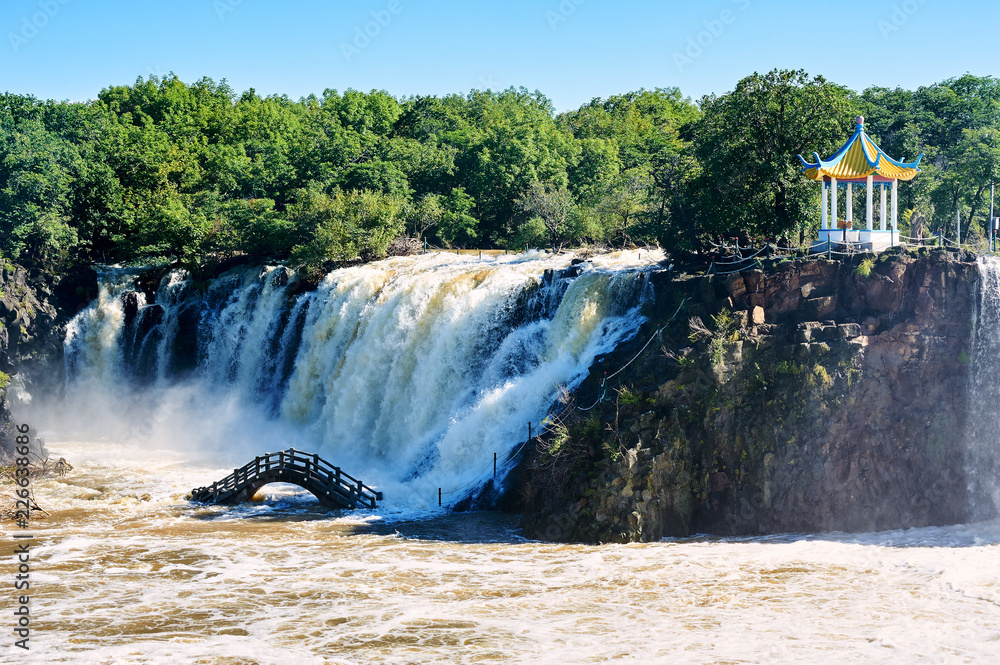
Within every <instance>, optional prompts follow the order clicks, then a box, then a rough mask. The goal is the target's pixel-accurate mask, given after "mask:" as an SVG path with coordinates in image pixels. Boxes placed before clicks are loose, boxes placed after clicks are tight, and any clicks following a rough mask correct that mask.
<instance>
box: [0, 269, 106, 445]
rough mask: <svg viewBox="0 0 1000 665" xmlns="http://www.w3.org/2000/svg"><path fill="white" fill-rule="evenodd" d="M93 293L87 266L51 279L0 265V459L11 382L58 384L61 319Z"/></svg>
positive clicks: (9, 424) (42, 387) (8, 437)
mask: <svg viewBox="0 0 1000 665" xmlns="http://www.w3.org/2000/svg"><path fill="white" fill-rule="evenodd" d="M96 297H97V275H96V274H95V273H94V271H93V270H92V269H89V268H80V269H72V270H70V271H68V272H67V273H65V274H63V275H61V276H59V277H58V278H57V277H53V276H51V275H31V274H29V273H28V271H27V270H25V269H24V268H21V267H19V266H16V265H14V264H11V263H10V262H8V261H4V262H3V263H2V264H0V459H2V458H5V457H9V456H10V454H11V452H12V451H13V449H14V431H13V426H14V424H15V423H14V422H13V420H12V415H11V408H12V402H14V401H16V400H15V399H14V396H13V394H12V392H13V390H12V389H13V387H14V385H13V384H14V383H15V382H20V383H21V384H22V385H23V388H24V389H25V390H26V391H27V392H28V393H35V392H38V391H53V390H55V391H58V390H60V389H61V385H62V374H63V372H62V341H63V337H64V335H65V323H66V321H68V320H69V318H70V317H72V316H73V315H74V314H76V312H78V311H79V310H80V309H82V308H83V307H84V306H86V304H87V303H89V302H90V301H91V300H93V299H94V298H96ZM13 406H16V405H13ZM34 434H35V433H34V432H32V440H33V442H35V443H38V444H39V445H38V447H37V450H36V452H37V453H39V454H42V453H44V446H43V445H41V444H40V442H38V439H37V438H36V437H35V436H34Z"/></svg>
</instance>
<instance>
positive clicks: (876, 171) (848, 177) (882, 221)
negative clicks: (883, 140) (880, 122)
mask: <svg viewBox="0 0 1000 665" xmlns="http://www.w3.org/2000/svg"><path fill="white" fill-rule="evenodd" d="M856 122H857V124H858V127H857V129H856V130H855V132H854V135H853V136H851V138H850V139H848V140H847V143H845V144H844V147H842V148H841V149H840V150H838V151H837V152H835V153H833V155H832V156H831V157H830V158H828V159H821V158H820V156H819V154H818V153H815V152H814V153H813V157H814V158H815V160H816V161H815V163H813V164H810V163H809V162H807V161H806V160H805V159H803V157H802V155H799V161H801V162H802V171H803V172H804V173H805V174H806V176H807V177H808V178H809V179H811V180H815V181H817V182H820V183H822V189H821V190H820V231H819V243H817V248H820V247H821V248H822V249H826V246H827V243H828V242H831V241H832V242H839V241H842V240H843V241H848V242H860V243H865V244H868V243H870V247H871V249H873V250H876V251H878V250H880V249H885V248H886V247H889V246H890V245H896V244H899V226H898V223H897V220H898V219H899V207H898V200H899V181H900V180H905V181H909V180H912V179H913V177H914V176H915V175H917V173H919V172H920V169H919V168H918V165H919V164H920V160H921V159H923V157H924V156H923V155H920V157H917V160H916V161H915V162H911V163H909V164H907V163H903V162H897V161H896V160H895V159H893V158H892V157H889V155H887V154H885V153H884V152H882V149H881V148H879V147H878V146H877V145H875V142H874V141H872V139H871V137H870V136H868V134H866V133H865V119H864V118H862V117H858V118H857V120H856ZM861 183H864V184H865V186H866V191H867V202H868V207H867V215H866V219H865V228H864V229H861V228H858V229H854V228H853V227H854V185H855V184H861ZM876 187H877V188H878V189H879V191H880V193H881V198H882V201H881V203H882V206H881V210H880V214H879V228H878V230H876V229H875V226H874V224H875V222H874V218H875V210H874V204H873V194H874V189H875V188H876ZM842 189H843V190H846V194H847V196H846V199H847V202H846V217H845V218H843V219H841V218H840V215H839V206H838V203H837V201H838V192H839V191H840V190H842ZM890 189H891V190H892V211H891V213H890V214H889V215H887V214H886V198H887V194H888V192H889V190H890ZM827 192H829V196H828V195H827ZM828 198H829V199H830V201H829V202H830V207H829V209H830V212H829V213H828V212H827V199H828ZM831 217H832V219H831Z"/></svg>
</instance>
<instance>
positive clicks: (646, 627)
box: [0, 442, 1000, 665]
mask: <svg viewBox="0 0 1000 665" xmlns="http://www.w3.org/2000/svg"><path fill="white" fill-rule="evenodd" d="M50 446H51V448H52V449H53V452H54V453H55V454H57V455H64V456H66V457H67V458H68V459H71V460H73V461H74V462H75V463H76V468H75V470H74V471H73V472H72V474H71V475H69V476H67V477H66V478H64V479H61V480H60V479H55V480H49V481H46V482H44V483H41V484H39V485H38V486H36V488H35V494H36V496H37V497H38V498H39V500H40V501H42V502H43V504H44V505H45V506H46V508H48V509H49V510H50V511H51V512H52V513H53V514H52V517H50V518H48V519H45V520H38V521H37V524H36V529H35V531H34V534H35V536H36V543H37V546H36V551H35V557H36V558H35V559H34V568H33V570H32V576H33V577H32V580H33V587H32V588H33V591H34V594H33V600H32V603H33V605H32V610H31V611H32V613H33V616H34V617H35V619H34V623H33V633H32V651H31V652H30V654H20V653H18V654H12V655H11V659H10V660H4V656H3V655H0V661H3V662H12V663H13V662H19V663H20V662H23V663H28V662H31V663H44V664H46V665H48V664H50V663H101V664H109V665H110V664H116V665H117V664H123V663H155V664H157V665H160V664H162V665H175V664H177V663H202V664H210V665H236V664H239V665H250V664H260V665H287V664H288V663H297V664H301V665H321V664H331V663H337V664H342V663H355V664H358V665H370V664H375V663H442V664H443V663H449V664H450V663H526V664H535V663H602V662H608V661H611V660H614V661H615V662H623V663H642V664H646V663H664V664H667V663H669V664H671V665H673V664H686V663H691V664H694V663H699V664H700V663H727V664H728V663H824V664H825V663H829V664H837V665H840V664H843V663H858V664H861V663H864V664H872V663H886V664H892V665H899V664H901V663H928V664H931V663H933V664H935V665H938V664H941V663H992V662H996V654H997V652H998V648H1000V582H998V574H997V572H998V564H997V561H998V558H1000V523H998V522H992V523H981V524H976V525H972V526H961V527H952V528H939V529H915V530H909V531H900V532H889V533H878V534H858V535H843V534H816V535H808V536H776V537H769V538H754V539H715V538H691V539H683V540H668V541H664V542H659V543H649V544H636V545H605V546H600V547H593V546H582V545H557V544H545V543H537V542H530V541H525V540H523V539H521V538H520V537H518V535H517V531H516V529H515V528H514V525H513V524H512V523H511V522H510V520H509V519H505V518H502V517H494V516H492V514H471V515H464V516H463V515H450V516H445V515H437V516H435V515H433V514H425V515H423V516H420V515H410V516H409V517H407V518H405V519H402V518H399V517H393V516H392V515H386V514H384V513H381V512H379V513H367V512H362V513H357V514H352V515H349V514H338V513H328V512H327V511H325V510H322V509H320V508H318V506H317V504H316V503H315V502H314V501H311V500H310V498H309V497H308V496H301V495H296V494H294V493H292V489H291V488H289V487H283V486H274V485H272V486H269V487H268V490H269V492H270V494H271V496H270V498H269V500H268V501H266V502H264V503H259V504H249V505H246V506H242V507H238V508H221V507H218V508H217V507H196V506H193V505H191V504H188V503H187V502H185V501H184V500H183V493H184V492H185V491H186V490H187V489H188V488H190V487H192V486H195V485H200V484H204V483H205V482H206V481H209V480H211V479H213V478H215V477H217V476H219V474H221V473H224V472H225V469H224V468H212V467H204V466H199V465H196V464H192V463H191V461H190V460H189V459H188V456H187V455H186V454H180V453H177V452H175V451H172V450H156V449H149V448H148V447H144V448H139V447H136V446H131V445H123V444H116V443H110V442H104V443H99V442H87V443H61V442H50ZM417 518H420V519H417ZM4 646H5V647H6V646H7V645H6V644H5V645H4ZM7 653H10V652H9V651H8V652H7ZM15 656H16V659H15Z"/></svg>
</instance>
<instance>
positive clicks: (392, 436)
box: [52, 252, 662, 509]
mask: <svg viewBox="0 0 1000 665" xmlns="http://www.w3.org/2000/svg"><path fill="white" fill-rule="evenodd" d="M640 254H644V255H645V258H640ZM657 259H662V255H657V254H651V253H649V252H643V253H637V252H623V253H620V254H613V255H607V256H602V257H599V258H596V259H593V260H589V261H586V262H582V263H580V262H579V261H577V262H576V263H574V264H573V265H571V263H573V260H574V256H573V255H562V256H555V257H553V256H549V255H545V254H540V253H531V254H528V255H521V256H517V257H490V258H487V259H479V258H474V257H461V256H453V255H450V254H442V253H435V254H429V255H426V256H419V257H408V258H399V259H391V260H387V261H381V262H377V263H373V264H369V265H364V266H360V267H355V268H348V269H344V270H337V271H335V272H333V273H330V274H329V275H328V276H327V277H326V278H325V279H324V280H323V282H322V283H321V284H320V286H319V288H318V289H317V290H316V291H314V292H310V293H305V294H301V295H298V296H294V295H292V294H291V292H290V286H289V284H288V273H287V272H286V271H285V269H284V268H276V267H265V268H263V269H252V270H247V269H240V270H235V271H233V272H231V273H228V274H227V275H225V276H223V277H221V278H219V279H217V280H214V281H213V282H211V283H210V284H209V286H208V288H207V289H206V292H205V294H204V295H203V296H202V295H198V294H196V293H195V292H194V290H193V287H192V284H191V282H190V280H189V279H188V278H187V276H186V275H185V274H183V273H177V272H175V273H171V274H169V275H168V276H167V277H165V278H164V280H163V282H162V284H161V285H160V288H159V290H158V292H157V295H156V302H155V303H150V304H147V303H146V298H145V296H144V295H143V294H142V293H137V292H135V286H134V285H133V284H134V282H135V274H134V272H130V271H124V270H111V269H108V270H106V271H105V272H104V273H103V274H102V280H101V288H100V297H99V299H98V301H97V302H95V303H94V304H93V305H92V306H91V307H90V308H89V309H87V310H85V311H84V312H82V313H81V314H80V315H78V316H77V317H76V318H75V319H74V320H73V321H72V323H71V324H70V326H69V331H68V334H67V340H66V358H67V361H66V362H67V376H68V379H67V381H68V384H67V393H68V398H69V401H68V406H65V405H62V406H60V410H59V414H58V416H57V415H53V416H52V417H53V418H56V417H58V418H59V419H60V420H61V421H62V422H60V426H61V429H63V430H64V431H66V430H69V431H74V432H76V433H78V434H79V433H81V429H85V428H84V426H91V427H89V431H85V432H84V433H85V434H87V435H89V436H91V437H93V436H109V437H111V438H118V439H122V438H125V439H129V440H133V441H149V442H151V443H154V444H162V445H169V446H170V447H182V448H188V449H193V450H196V451H198V452H199V453H200V454H202V455H204V456H205V457H206V458H207V459H211V460H219V459H226V460H227V461H228V462H232V463H234V464H242V463H243V462H245V461H246V459H249V456H252V454H256V453H260V452H265V451H269V450H271V451H273V450H278V449H281V448H287V447H288V446H295V447H297V448H299V449H304V450H308V451H309V452H316V453H319V454H321V455H322V456H323V457H325V458H327V459H329V460H331V461H332V462H334V463H335V464H338V465H341V466H343V467H344V468H345V469H347V470H349V472H350V473H352V474H353V475H355V476H357V477H360V478H362V479H363V480H364V481H365V482H366V483H367V484H369V485H372V486H375V487H378V488H379V489H381V490H383V491H384V494H385V497H386V505H387V506H388V507H390V508H405V509H412V508H421V507H426V506H428V505H430V504H432V503H433V504H436V502H437V499H438V488H441V489H442V493H443V496H444V498H445V500H446V501H448V502H454V501H457V500H460V499H462V498H463V497H464V496H465V495H466V494H467V493H468V492H469V491H470V490H471V489H474V488H476V487H477V486H478V485H481V484H482V483H483V482H485V481H486V480H487V479H488V478H491V477H492V474H493V456H494V453H496V454H497V455H498V457H499V459H500V460H501V462H502V463H504V466H505V467H508V468H509V466H510V464H512V463H513V462H514V460H513V454H514V453H516V452H517V451H518V450H519V448H520V445H521V444H522V443H523V442H524V441H525V440H527V429H528V423H529V422H530V423H533V424H534V427H535V432H537V431H538V428H539V423H540V421H542V420H543V419H544V417H545V416H546V414H547V412H548V411H549V409H550V408H551V407H552V405H553V403H554V402H555V400H556V398H557V396H558V393H559V391H560V390H571V389H572V388H573V387H574V386H575V385H576V384H577V383H579V382H580V380H582V379H583V377H584V376H585V375H586V372H587V371H588V369H589V367H590V366H591V365H592V363H593V362H594V360H595V358H596V357H597V356H598V355H599V354H602V353H606V352H608V351H610V350H612V349H613V348H614V347H615V346H616V345H617V344H618V343H619V342H621V341H622V340H623V339H625V338H627V337H628V336H630V335H633V334H634V333H635V331H636V330H637V329H638V326H639V324H640V323H641V322H642V320H643V319H642V317H641V315H640V309H641V305H642V303H643V301H644V300H645V299H647V298H648V297H649V296H650V289H649V285H648V273H649V271H650V270H652V269H654V268H655V267H656V266H657V264H656V260H657ZM293 283H294V282H293ZM130 309H131V311H130ZM195 342H196V343H195ZM94 424H98V425H99V427H98V429H97V430H96V431H95V430H94V429H93V427H92V425H94ZM503 470H504V468H501V476H502V475H503V473H502V472H503Z"/></svg>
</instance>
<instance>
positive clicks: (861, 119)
mask: <svg viewBox="0 0 1000 665" xmlns="http://www.w3.org/2000/svg"><path fill="white" fill-rule="evenodd" d="M854 122H856V123H858V127H864V126H865V117H864V116H863V115H859V116H858V117H857V118H855V119H854Z"/></svg>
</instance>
